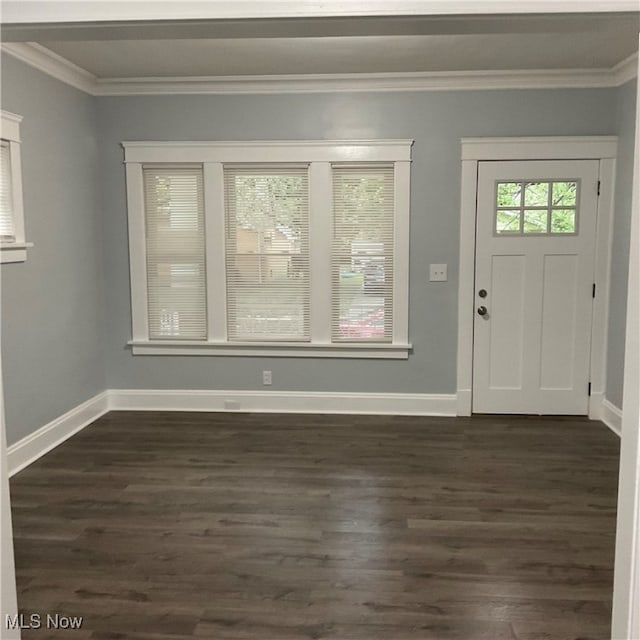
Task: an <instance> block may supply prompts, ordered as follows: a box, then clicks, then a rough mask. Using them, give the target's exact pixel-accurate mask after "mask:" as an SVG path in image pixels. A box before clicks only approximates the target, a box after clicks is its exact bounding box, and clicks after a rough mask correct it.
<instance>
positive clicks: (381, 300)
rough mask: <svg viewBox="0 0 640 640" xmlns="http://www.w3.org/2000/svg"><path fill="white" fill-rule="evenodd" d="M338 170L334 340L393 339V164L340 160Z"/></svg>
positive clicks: (333, 264) (333, 270) (335, 169)
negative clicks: (347, 162)
mask: <svg viewBox="0 0 640 640" xmlns="http://www.w3.org/2000/svg"><path fill="white" fill-rule="evenodd" d="M332 171H333V241H332V255H331V278H332V287H331V336H332V340H333V341H334V342H358V341H364V342H374V341H378V342H391V340H392V336H393V258H394V256H393V222H394V169H393V165H361V166H354V165H351V166H348V165H339V164H335V165H333V167H332Z"/></svg>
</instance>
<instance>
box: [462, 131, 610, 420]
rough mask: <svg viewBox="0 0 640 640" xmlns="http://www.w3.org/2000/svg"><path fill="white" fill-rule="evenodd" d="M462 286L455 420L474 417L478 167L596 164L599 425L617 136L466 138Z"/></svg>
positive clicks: (594, 370)
mask: <svg viewBox="0 0 640 640" xmlns="http://www.w3.org/2000/svg"><path fill="white" fill-rule="evenodd" d="M461 145H462V181H461V197H460V258H459V274H460V276H459V277H460V280H459V286H458V359H457V415H459V416H468V415H471V407H472V389H473V384H472V383H473V373H472V372H473V323H474V313H475V306H474V305H475V286H474V285H475V283H474V277H475V254H476V192H477V187H478V163H479V162H481V161H491V160H567V159H570V160H598V161H599V162H600V173H599V180H600V195H599V198H598V203H597V226H596V244H595V278H594V281H595V285H596V297H595V300H594V305H593V322H592V329H591V359H590V367H589V368H590V380H591V396H590V398H589V417H590V418H592V419H600V418H601V416H602V411H603V402H604V401H605V395H604V394H605V384H606V338H607V325H608V315H609V305H608V301H609V271H610V263H611V244H612V231H613V198H614V190H615V163H616V155H617V147H618V139H617V137H615V136H588V137H534V138H463V139H462V141H461Z"/></svg>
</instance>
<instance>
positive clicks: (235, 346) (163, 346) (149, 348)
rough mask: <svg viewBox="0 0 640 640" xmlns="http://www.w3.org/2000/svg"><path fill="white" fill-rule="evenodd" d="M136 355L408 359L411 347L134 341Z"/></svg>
mask: <svg viewBox="0 0 640 640" xmlns="http://www.w3.org/2000/svg"><path fill="white" fill-rule="evenodd" d="M129 345H131V348H132V352H133V354H134V355H148V356H247V357H251V356H255V357H266V356H268V357H274V358H377V359H394V360H398V359H400V360H406V359H407V358H408V357H409V351H411V349H412V345H410V344H391V343H387V342H383V343H379V344H377V343H375V342H366V343H362V344H359V343H332V344H324V343H313V342H282V343H273V342H213V341H209V342H205V341H202V342H195V341H194V342H192V341H187V340H173V341H170V340H133V341H130V342H129Z"/></svg>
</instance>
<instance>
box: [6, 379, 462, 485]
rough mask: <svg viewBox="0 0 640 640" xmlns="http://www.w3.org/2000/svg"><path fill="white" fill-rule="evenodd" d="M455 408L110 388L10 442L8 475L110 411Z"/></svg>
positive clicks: (447, 403)
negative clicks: (23, 436) (13, 442)
mask: <svg viewBox="0 0 640 640" xmlns="http://www.w3.org/2000/svg"><path fill="white" fill-rule="evenodd" d="M456 407H457V398H456V395H455V394H451V395H447V394H422V393H386V394H380V393H318V392H309V393H306V392H301V391H273V392H271V391H215V390H182V389H172V390H166V391H165V390H162V389H109V390H107V391H103V392H102V393H99V394H98V395H97V396H94V397H93V398H91V399H89V400H87V401H86V402H83V403H82V404H81V405H78V406H77V407H75V408H74V409H71V411H67V413H65V414H64V415H62V416H60V417H59V418H56V419H55V420H52V421H51V422H49V424H46V425H44V426H43V427H41V428H40V429H38V430H37V431H34V432H33V433H32V434H30V435H28V436H27V437H26V438H23V439H22V440H20V441H18V442H16V443H15V444H13V445H11V446H10V447H9V448H8V450H7V458H8V467H9V475H10V476H12V475H14V474H16V473H18V471H21V470H22V469H24V468H25V467H27V466H28V465H30V464H31V463H32V462H35V461H36V460H37V459H38V458H40V457H41V456H43V455H44V454H45V453H47V452H48V451H51V449H53V448H54V447H57V446H58V445H59V444H61V443H62V442H64V441H65V440H66V439H67V438H70V437H71V436H72V435H74V434H75V433H77V432H78V431H80V430H81V429H83V428H84V427H86V426H87V425H89V424H91V423H92V422H93V421H94V420H97V419H98V418H99V417H100V416H102V415H103V414H105V413H106V412H107V411H110V410H118V409H119V410H138V411H230V412H233V411H247V412H253V413H345V414H368V413H370V414H379V415H422V416H455V415H456Z"/></svg>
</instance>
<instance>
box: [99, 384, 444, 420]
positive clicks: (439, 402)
mask: <svg viewBox="0 0 640 640" xmlns="http://www.w3.org/2000/svg"><path fill="white" fill-rule="evenodd" d="M109 397H110V403H111V407H112V409H122V410H143V411H146V410H153V411H230V410H232V411H249V412H256V413H346V414H375V415H424V416H428V415H429V416H455V413H456V397H455V395H446V394H426V393H322V392H306V391H218V390H208V389H207V390H182V389H167V390H164V389H111V390H110V391H109ZM225 403H226V404H225Z"/></svg>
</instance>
